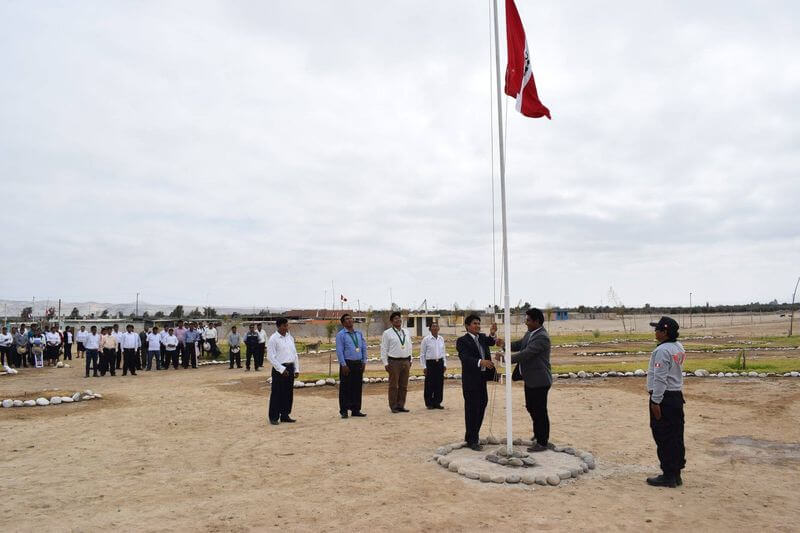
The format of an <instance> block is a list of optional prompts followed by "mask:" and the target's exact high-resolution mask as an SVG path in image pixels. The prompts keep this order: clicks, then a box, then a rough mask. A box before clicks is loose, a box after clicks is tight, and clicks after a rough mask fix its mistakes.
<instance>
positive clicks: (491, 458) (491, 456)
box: [486, 453, 500, 463]
mask: <svg viewBox="0 0 800 533" xmlns="http://www.w3.org/2000/svg"><path fill="white" fill-rule="evenodd" d="M486 460H487V461H489V462H490V463H496V462H498V461H499V460H500V458H499V457H497V456H496V455H495V454H493V453H490V454H489V455H487V456H486Z"/></svg>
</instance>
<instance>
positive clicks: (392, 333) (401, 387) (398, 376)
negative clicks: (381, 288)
mask: <svg viewBox="0 0 800 533" xmlns="http://www.w3.org/2000/svg"><path fill="white" fill-rule="evenodd" d="M389 321H390V322H391V323H392V327H390V328H389V329H387V330H386V331H384V332H383V335H382V336H381V361H383V366H384V368H385V369H386V371H387V372H388V373H389V409H391V410H392V412H393V413H407V412H408V409H406V394H407V393H408V374H409V373H410V371H411V335H410V334H409V333H408V331H407V330H406V329H405V328H403V327H402V323H403V318H402V316H401V315H400V313H399V312H398V311H395V312H394V313H392V314H391V315H389Z"/></svg>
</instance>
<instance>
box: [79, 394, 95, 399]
mask: <svg viewBox="0 0 800 533" xmlns="http://www.w3.org/2000/svg"><path fill="white" fill-rule="evenodd" d="M81 400H94V396H90V395H89V394H84V395H83V396H81Z"/></svg>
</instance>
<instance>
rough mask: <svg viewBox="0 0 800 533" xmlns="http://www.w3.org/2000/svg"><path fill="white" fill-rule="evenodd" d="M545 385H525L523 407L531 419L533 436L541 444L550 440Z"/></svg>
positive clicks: (546, 389)
mask: <svg viewBox="0 0 800 533" xmlns="http://www.w3.org/2000/svg"><path fill="white" fill-rule="evenodd" d="M548 392H550V386H549V385H548V386H547V387H525V408H526V409H527V410H528V414H529V415H531V420H532V421H533V438H534V439H535V440H536V442H538V443H539V444H541V445H542V446H547V443H548V442H549V441H550V417H549V416H547V393H548Z"/></svg>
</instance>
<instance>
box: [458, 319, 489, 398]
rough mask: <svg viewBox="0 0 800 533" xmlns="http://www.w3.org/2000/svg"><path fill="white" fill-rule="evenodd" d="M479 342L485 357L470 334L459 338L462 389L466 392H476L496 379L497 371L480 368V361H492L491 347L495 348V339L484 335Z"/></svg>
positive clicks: (480, 335)
mask: <svg viewBox="0 0 800 533" xmlns="http://www.w3.org/2000/svg"><path fill="white" fill-rule="evenodd" d="M478 342H480V343H481V346H483V353H484V355H483V357H481V353H480V351H478V345H477V344H475V339H473V338H472V335H470V334H469V333H467V334H465V335H464V336H463V337H459V338H458V340H457V341H456V350H457V351H458V358H459V359H461V387H462V388H463V389H464V390H475V389H480V388H482V387H485V386H486V382H487V381H491V380H493V379H494V374H495V371H494V370H493V369H490V368H487V369H485V370H481V368H480V367H479V366H478V360H480V359H486V360H491V359H492V356H491V353H490V352H489V347H490V346H494V343H495V339H494V338H492V337H489V336H487V335H484V334H483V333H481V334H479V335H478Z"/></svg>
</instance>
